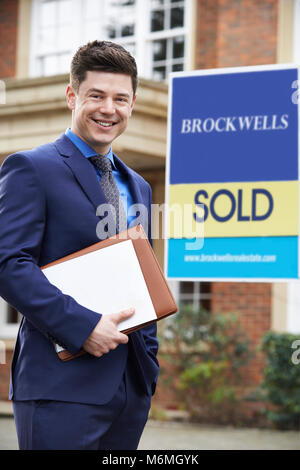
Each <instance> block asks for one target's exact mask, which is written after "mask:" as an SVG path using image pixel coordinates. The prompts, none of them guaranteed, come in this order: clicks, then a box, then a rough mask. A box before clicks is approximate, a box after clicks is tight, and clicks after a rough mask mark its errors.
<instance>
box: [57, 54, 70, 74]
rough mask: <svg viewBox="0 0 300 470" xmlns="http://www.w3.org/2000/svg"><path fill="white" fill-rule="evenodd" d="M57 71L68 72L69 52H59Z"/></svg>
mask: <svg viewBox="0 0 300 470" xmlns="http://www.w3.org/2000/svg"><path fill="white" fill-rule="evenodd" d="M58 62H59V73H64V72H68V71H69V70H70V65H71V54H61V55H60V56H59V61H58Z"/></svg>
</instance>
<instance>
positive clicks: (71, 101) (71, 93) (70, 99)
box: [66, 84, 76, 111]
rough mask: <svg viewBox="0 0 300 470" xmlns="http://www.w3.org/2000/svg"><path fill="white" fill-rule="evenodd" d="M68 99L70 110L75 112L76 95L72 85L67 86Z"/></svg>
mask: <svg viewBox="0 0 300 470" xmlns="http://www.w3.org/2000/svg"><path fill="white" fill-rule="evenodd" d="M66 98H67V104H68V108H69V109H70V110H71V111H73V109H74V108H75V101H76V95H75V92H74V90H73V88H72V87H71V85H70V84H69V85H68V86H67V90H66Z"/></svg>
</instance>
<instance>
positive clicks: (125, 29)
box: [121, 24, 134, 37]
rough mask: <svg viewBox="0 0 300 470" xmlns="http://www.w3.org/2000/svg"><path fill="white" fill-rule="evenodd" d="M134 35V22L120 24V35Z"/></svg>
mask: <svg viewBox="0 0 300 470" xmlns="http://www.w3.org/2000/svg"><path fill="white" fill-rule="evenodd" d="M133 35H134V24H126V25H124V26H122V29H121V36H122V37H124V36H133Z"/></svg>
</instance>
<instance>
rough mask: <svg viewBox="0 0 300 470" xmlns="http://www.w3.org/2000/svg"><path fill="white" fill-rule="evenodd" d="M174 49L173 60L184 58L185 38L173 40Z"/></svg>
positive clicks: (179, 37) (180, 37)
mask: <svg viewBox="0 0 300 470" xmlns="http://www.w3.org/2000/svg"><path fill="white" fill-rule="evenodd" d="M172 49H173V50H172V57H173V59H178V58H180V57H184V37H183V36H178V37H177V38H174V39H173V47H172Z"/></svg>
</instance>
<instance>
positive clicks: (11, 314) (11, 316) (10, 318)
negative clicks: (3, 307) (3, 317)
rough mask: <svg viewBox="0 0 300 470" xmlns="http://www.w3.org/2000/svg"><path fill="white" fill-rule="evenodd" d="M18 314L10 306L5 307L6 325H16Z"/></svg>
mask: <svg viewBox="0 0 300 470" xmlns="http://www.w3.org/2000/svg"><path fill="white" fill-rule="evenodd" d="M18 322H19V314H18V312H17V310H16V309H15V308H13V307H12V306H11V305H7V323H18Z"/></svg>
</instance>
